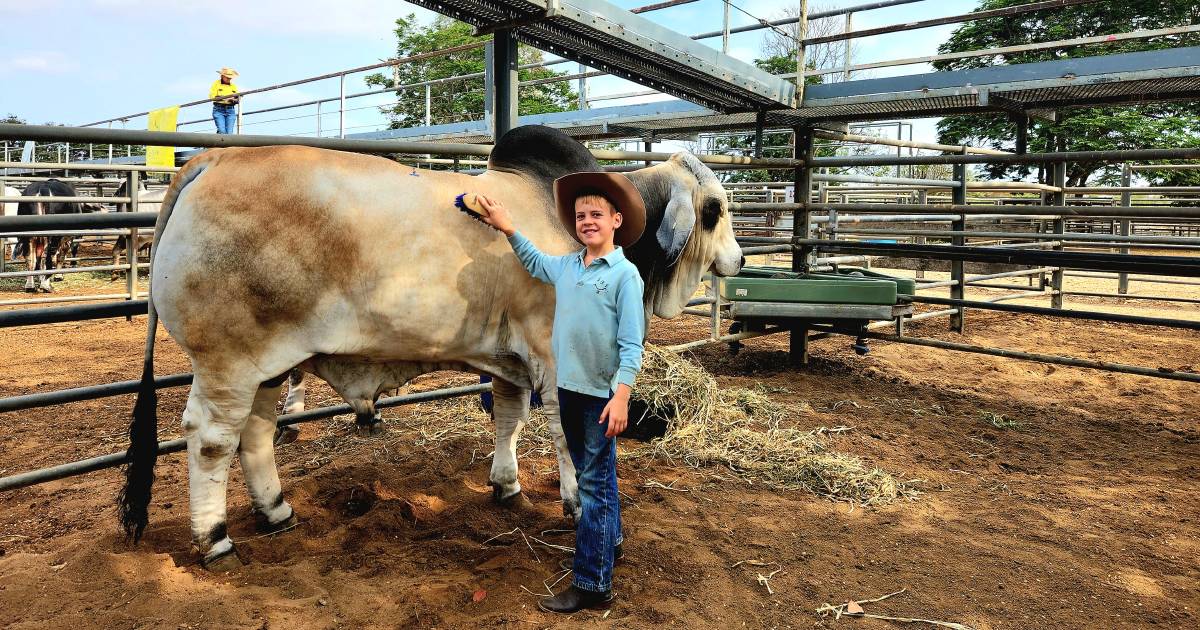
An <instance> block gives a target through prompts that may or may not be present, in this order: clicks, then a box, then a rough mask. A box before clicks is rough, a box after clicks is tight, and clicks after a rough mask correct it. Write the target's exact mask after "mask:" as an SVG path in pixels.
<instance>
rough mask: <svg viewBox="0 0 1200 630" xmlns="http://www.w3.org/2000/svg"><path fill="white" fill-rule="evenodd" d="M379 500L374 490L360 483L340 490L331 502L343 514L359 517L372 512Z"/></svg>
mask: <svg viewBox="0 0 1200 630" xmlns="http://www.w3.org/2000/svg"><path fill="white" fill-rule="evenodd" d="M378 501H379V496H378V495H376V494H375V491H374V490H372V489H371V488H369V487H367V486H365V485H362V484H359V485H356V486H353V487H350V488H346V489H344V490H342V491H340V492H338V493H337V494H336V495H334V497H333V500H332V501H331V502H330V503H331V505H332V506H333V507H335V509H337V510H338V511H340V512H341V513H342V515H343V516H346V517H349V518H357V517H359V516H362V515H364V514H366V513H367V512H370V511H371V508H373V507H375V504H376V503H377V502H378Z"/></svg>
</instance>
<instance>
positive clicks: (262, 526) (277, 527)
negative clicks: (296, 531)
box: [254, 510, 300, 534]
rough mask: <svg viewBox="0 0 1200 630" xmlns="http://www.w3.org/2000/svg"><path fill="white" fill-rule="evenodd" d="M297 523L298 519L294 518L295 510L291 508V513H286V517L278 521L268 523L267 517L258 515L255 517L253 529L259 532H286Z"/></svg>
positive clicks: (298, 522)
mask: <svg viewBox="0 0 1200 630" xmlns="http://www.w3.org/2000/svg"><path fill="white" fill-rule="evenodd" d="M299 524H300V519H298V518H296V511H295V510H292V513H291V514H290V515H288V517H287V518H285V519H283V520H282V521H279V522H278V523H268V522H267V519H265V518H262V516H261V515H259V517H258V518H257V519H255V523H254V531H255V532H256V533H259V534H278V533H280V532H286V531H288V530H289V529H292V528H294V527H296V525H299Z"/></svg>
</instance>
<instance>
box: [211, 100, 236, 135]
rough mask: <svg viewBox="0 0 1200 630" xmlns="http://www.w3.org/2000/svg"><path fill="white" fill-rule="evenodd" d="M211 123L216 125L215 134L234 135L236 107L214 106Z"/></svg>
mask: <svg viewBox="0 0 1200 630" xmlns="http://www.w3.org/2000/svg"><path fill="white" fill-rule="evenodd" d="M213 122H215V123H217V133H234V132H235V131H237V106H236V105H215V104H214V105H213Z"/></svg>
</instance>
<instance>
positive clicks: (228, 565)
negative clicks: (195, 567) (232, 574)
mask: <svg viewBox="0 0 1200 630" xmlns="http://www.w3.org/2000/svg"><path fill="white" fill-rule="evenodd" d="M200 564H201V566H203V567H204V568H205V569H207V570H209V571H212V572H213V573H228V572H229V571H236V570H238V569H240V568H242V559H241V558H239V557H238V555H237V548H236V547H230V548H229V551H226V552H224V553H222V554H219V555H217V556H214V557H212V558H204V559H203V560H201V561H200Z"/></svg>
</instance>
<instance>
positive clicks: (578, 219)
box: [575, 198, 622, 252]
mask: <svg viewBox="0 0 1200 630" xmlns="http://www.w3.org/2000/svg"><path fill="white" fill-rule="evenodd" d="M621 222H622V217H621V213H619V212H612V211H610V210H609V209H608V208H605V207H603V206H601V205H599V204H596V203H594V202H591V201H590V200H586V199H582V198H581V199H578V200H576V202H575V234H576V236H578V237H579V241H580V242H582V243H583V244H584V245H585V246H586V247H587V248H588V249H589V250H592V251H594V252H595V251H599V250H604V249H607V248H609V247H612V243H613V234H614V233H615V232H616V230H617V228H619V227H621Z"/></svg>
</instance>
